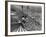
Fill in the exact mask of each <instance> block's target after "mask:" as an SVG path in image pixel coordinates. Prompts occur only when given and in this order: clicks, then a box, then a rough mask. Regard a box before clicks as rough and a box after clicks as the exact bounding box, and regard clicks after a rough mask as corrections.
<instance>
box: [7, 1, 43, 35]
mask: <svg viewBox="0 0 46 37" xmlns="http://www.w3.org/2000/svg"><path fill="white" fill-rule="evenodd" d="M36 33H44V4H37V3H22V2H8V35H19V34H36Z"/></svg>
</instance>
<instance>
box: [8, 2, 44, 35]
mask: <svg viewBox="0 0 46 37" xmlns="http://www.w3.org/2000/svg"><path fill="white" fill-rule="evenodd" d="M11 4H13V5H28V6H30V5H31V6H32V5H33V6H42V30H41V31H30V32H10V6H11ZM34 33H44V5H43V4H32V3H18V2H8V35H17V34H34Z"/></svg>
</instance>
